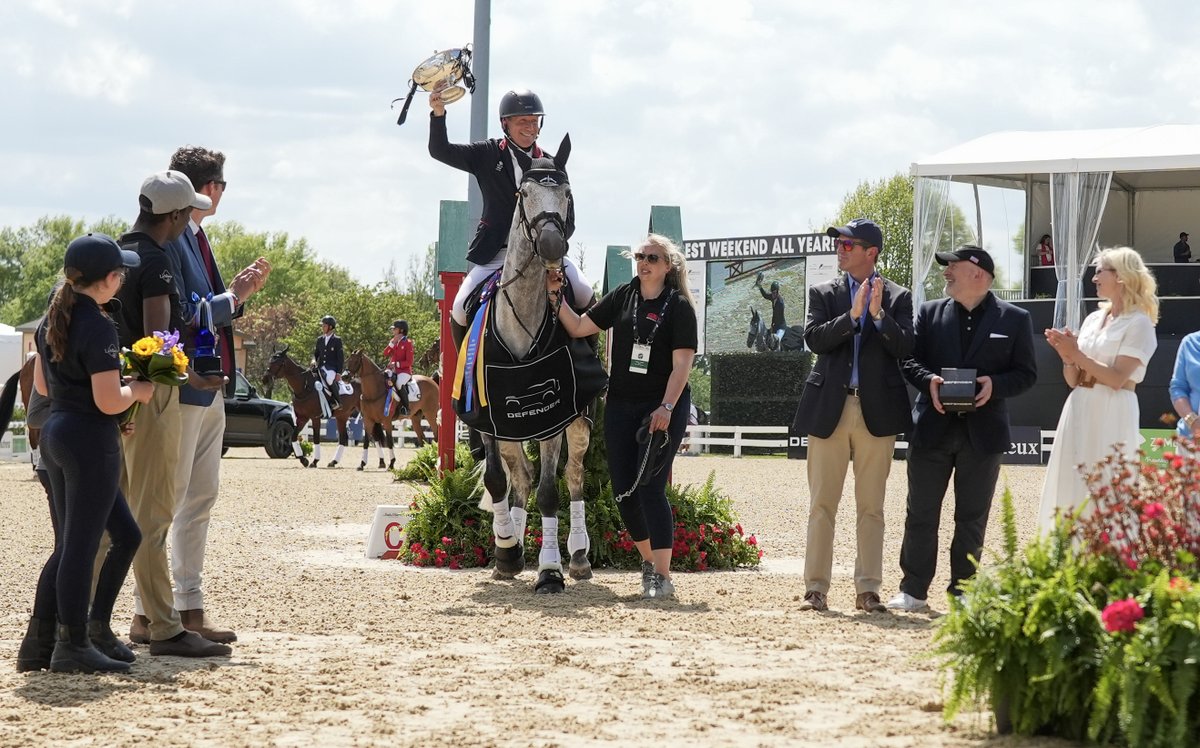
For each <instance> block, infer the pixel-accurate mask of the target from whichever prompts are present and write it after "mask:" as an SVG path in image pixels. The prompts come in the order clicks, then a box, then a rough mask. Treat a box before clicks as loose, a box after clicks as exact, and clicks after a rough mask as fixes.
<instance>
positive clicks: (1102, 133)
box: [912, 125, 1200, 328]
mask: <svg viewBox="0 0 1200 748" xmlns="http://www.w3.org/2000/svg"><path fill="white" fill-rule="evenodd" d="M912 174H913V175H914V176H915V177H917V185H916V205H915V211H914V219H913V220H914V226H913V243H914V247H913V271H914V272H913V278H914V284H913V285H914V286H915V288H914V289H913V290H914V292H915V293H916V295H917V296H918V297H919V298H920V299H923V298H924V288H923V285H924V284H922V283H917V282H915V279H917V278H921V279H924V278H925V277H926V275H927V273H928V272H929V270H930V268H931V266H932V261H933V252H935V251H940V250H942V249H949V248H948V247H947V248H940V247H937V246H936V239H937V238H938V237H940V236H941V235H942V234H941V226H942V223H943V222H944V220H945V210H946V209H947V204H948V200H946V199H945V198H946V194H947V192H948V190H949V183H950V182H952V181H953V182H962V183H968V184H977V185H992V186H998V187H1009V188H1016V189H1023V190H1024V191H1025V192H1026V211H1025V230H1026V246H1027V247H1028V246H1029V245H1030V241H1029V239H1030V237H1033V236H1040V235H1041V234H1043V233H1050V234H1052V236H1053V241H1054V246H1055V254H1056V257H1055V267H1056V269H1057V271H1058V280H1059V289H1058V297H1057V299H1058V304H1056V312H1055V324H1056V325H1064V324H1065V325H1069V326H1071V327H1073V328H1077V327H1078V324H1079V322H1080V316H1079V312H1080V310H1081V309H1082V303H1081V295H1082V293H1081V283H1080V278H1081V276H1082V272H1083V268H1084V267H1085V266H1086V265H1087V263H1088V262H1089V261H1090V259H1091V257H1092V256H1093V254H1094V253H1095V251H1096V249H1097V247H1099V246H1112V245H1118V244H1128V245H1130V246H1133V247H1134V248H1136V249H1137V250H1138V251H1139V252H1141V254H1142V255H1143V257H1145V258H1146V260H1147V261H1148V262H1170V261H1171V247H1172V246H1173V245H1174V243H1175V242H1176V241H1177V240H1178V237H1179V232H1180V231H1189V230H1196V231H1200V226H1193V227H1191V228H1189V225H1188V224H1189V223H1190V222H1193V221H1195V220H1196V217H1197V216H1200V125H1158V126H1153V127H1131V128H1117V129H1106V130H1061V131H1052V132H1015V131H1014V132H999V133H993V134H991V135H985V136H983V137H981V138H977V139H975V140H972V141H969V142H967V143H963V144H962V145H958V146H955V147H953V148H950V149H948V150H946V151H943V152H941V153H938V154H935V155H933V156H930V157H928V158H924V159H922V160H920V161H918V162H916V163H914V164H913V165H912ZM1110 197H1112V198H1113V199H1111V200H1110V199H1109V198H1110Z"/></svg>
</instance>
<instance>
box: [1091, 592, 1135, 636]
mask: <svg viewBox="0 0 1200 748" xmlns="http://www.w3.org/2000/svg"><path fill="white" fill-rule="evenodd" d="M1145 617H1146V611H1144V610H1142V606H1141V605H1140V604H1139V603H1138V601H1137V600H1134V599H1133V598H1132V597H1127V598H1125V599H1124V600H1117V601H1116V602H1112V603H1109V604H1108V606H1107V607H1105V608H1104V612H1102V613H1101V614H1100V619H1101V620H1103V621H1104V628H1105V629H1107V630H1108V632H1109V633H1112V634H1116V633H1119V632H1131V631H1133V629H1134V627H1135V626H1136V625H1137V622H1138V621H1140V620H1142V619H1143V618H1145Z"/></svg>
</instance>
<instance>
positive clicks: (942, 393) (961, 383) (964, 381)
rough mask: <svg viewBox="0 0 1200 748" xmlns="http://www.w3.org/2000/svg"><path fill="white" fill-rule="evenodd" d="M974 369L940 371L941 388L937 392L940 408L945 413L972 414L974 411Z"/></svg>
mask: <svg viewBox="0 0 1200 748" xmlns="http://www.w3.org/2000/svg"><path fill="white" fill-rule="evenodd" d="M975 376H976V374H975V370H974V369H942V379H944V380H946V381H944V382H942V387H941V389H940V390H939V391H938V397H939V398H941V401H942V408H943V409H944V410H945V411H946V412H947V413H973V412H974V411H975V394H976V382H975Z"/></svg>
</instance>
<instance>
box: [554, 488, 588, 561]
mask: <svg viewBox="0 0 1200 748" xmlns="http://www.w3.org/2000/svg"><path fill="white" fill-rule="evenodd" d="M555 523H556V524H557V519H556V520H555ZM591 549H592V542H591V538H589V537H588V534H587V518H586V515H585V514H584V511H583V502H582V501H572V502H571V533H570V534H569V535H567V552H568V553H571V554H572V555H573V554H574V553H575V552H576V551H590V550H591Z"/></svg>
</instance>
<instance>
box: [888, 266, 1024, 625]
mask: <svg viewBox="0 0 1200 748" xmlns="http://www.w3.org/2000/svg"><path fill="white" fill-rule="evenodd" d="M936 257H937V261H938V263H939V264H941V265H945V266H946V270H945V272H944V273H943V276H944V277H945V279H946V294H947V296H948V298H945V299H938V300H936V301H929V302H926V303H925V304H922V305H921V308H920V310H918V312H917V327H916V345H915V346H914V348H913V354H912V357H911V358H910V359H909V360H907V361H906V362H905V363H904V376H905V378H907V379H908V381H909V383H911V384H912V386H913V387H915V388H916V389H917V393H918V394H917V400H916V404H915V405H914V408H913V415H914V418H915V421H916V423H915V424H914V426H913V428H912V430H911V431H910V432H909V439H908V515H907V517H906V519H905V522H904V543H903V545H902V547H901V551H900V568H901V571H903V573H904V577H903V579H902V580H901V582H900V594H898V595H897V596H896V597H894V598H893V599H891V600H890V601H888V607H889V608H892V609H894V610H907V611H916V610H924V609H926V608H927V603H926V600H927V598H928V593H929V585H930V583H931V582H932V581H933V575H934V572H935V571H936V569H937V552H938V548H937V544H938V521H939V519H940V518H941V513H942V500H943V499H944V498H945V495H946V487H947V485H948V484H949V482H950V477H951V475H953V476H954V539H953V541H951V544H950V593H951V594H957V593H958V585H959V583H960V582H961V581H962V580H964V579H966V578H968V577H969V576H971V574H973V573H974V571H975V569H974V564H973V563H972V562H971V557H972V556H974V557H975V558H976V559H978V558H979V554H980V552H981V551H982V549H983V537H984V532H985V530H986V529H987V519H988V512H989V511H990V510H991V506H992V494H993V493H994V492H995V489H996V479H997V477H998V476H999V474H1000V459H1001V457H1002V456H1003V455H1004V453H1005V452H1007V451H1008V450H1009V449H1010V448H1011V442H1012V439H1011V436H1010V434H1009V422H1008V403H1007V402H1006V400H1007V399H1008V398H1010V397H1014V396H1016V395H1019V394H1021V393H1022V392H1025V391H1026V390H1028V389H1029V388H1030V387H1032V386H1033V385H1034V382H1036V381H1037V364H1036V362H1035V359H1034V352H1033V323H1032V321H1031V319H1030V316H1029V312H1027V311H1025V310H1024V309H1021V308H1019V307H1016V306H1013V305H1012V304H1009V303H1008V302H1005V301H1002V300H1000V299H998V298H997V297H996V295H995V294H993V293H992V292H991V285H992V280H993V278H994V274H995V265H994V263H993V262H992V258H991V255H989V254H988V253H987V252H985V251H984V250H982V249H980V248H979V247H974V246H970V245H967V246H963V247H961V248H959V249H958V250H956V251H954V252H939V253H937V255H936ZM947 368H956V369H974V370H975V374H976V379H975V382H976V392H975V401H974V410H972V411H961V410H947V409H946V408H945V407H944V406H943V404H942V400H941V387H942V384H943V383H944V382H945V380H944V379H943V377H942V376H941V375H942V373H943V371H944V370H945V369H947Z"/></svg>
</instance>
